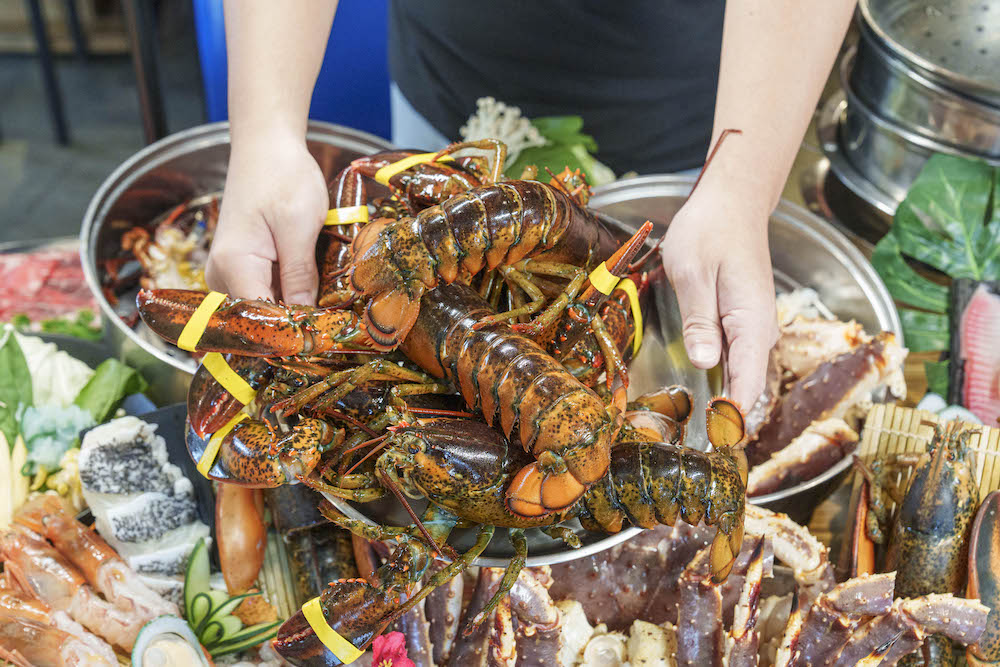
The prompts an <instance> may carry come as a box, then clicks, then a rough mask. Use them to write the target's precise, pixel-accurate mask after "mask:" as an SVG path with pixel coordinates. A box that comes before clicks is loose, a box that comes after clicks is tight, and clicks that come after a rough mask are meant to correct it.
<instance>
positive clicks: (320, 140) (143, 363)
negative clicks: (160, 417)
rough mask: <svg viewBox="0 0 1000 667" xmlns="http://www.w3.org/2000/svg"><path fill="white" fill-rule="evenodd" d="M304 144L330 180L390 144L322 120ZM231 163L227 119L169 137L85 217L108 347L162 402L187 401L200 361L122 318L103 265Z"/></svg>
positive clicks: (87, 264)
mask: <svg viewBox="0 0 1000 667" xmlns="http://www.w3.org/2000/svg"><path fill="white" fill-rule="evenodd" d="M306 144H307V146H308V148H309V151H310V153H312V155H313V156H314V157H315V158H316V161H317V163H319V166H320V169H321V170H322V171H323V176H324V177H325V178H326V179H328V180H329V179H330V178H332V177H333V176H334V175H336V174H337V172H339V171H340V170H341V169H343V168H344V167H346V166H347V164H348V163H349V162H350V161H351V160H353V159H355V158H357V157H360V156H362V155H367V154H370V153H375V152H378V151H382V150H387V149H389V148H392V144H390V143H389V142H387V141H385V140H384V139H382V138H380V137H376V136H374V135H371V134H367V133H365V132H360V131H358V130H354V129H351V128H347V127H341V126H339V125H333V124H331V123H323V122H319V121H310V123H309V129H308V132H307V134H306ZM228 162H229V123H228V122H221V123H211V124H208V125H199V126H198V127H192V128H190V129H187V130H184V131H182V132H178V133H176V134H172V135H170V136H169V137H166V138H164V139H161V140H160V141H157V142H156V143H154V144H151V145H149V146H147V147H146V148H144V149H142V150H141V151H139V152H138V153H136V154H135V155H133V156H132V157H131V158H129V159H128V160H126V161H125V162H124V163H122V165H121V166H119V167H118V168H117V169H116V170H115V171H114V172H113V173H112V174H111V175H110V176H108V177H107V178H106V179H105V180H104V182H103V183H102V184H101V186H100V188H98V190H97V192H96V193H95V194H94V197H93V198H92V199H91V200H90V205H89V206H88V207H87V211H86V213H85V214H84V216H83V225H82V228H81V230H80V253H81V259H82V261H83V270H84V273H85V275H86V278H87V284H88V285H89V286H90V289H91V290H92V291H93V292H94V295H95V296H96V298H97V302H98V304H99V305H100V308H101V313H102V315H103V317H104V318H105V320H106V321H107V324H106V329H107V331H108V335H109V338H110V342H111V346H112V348H113V349H114V350H115V352H116V353H117V355H118V356H119V358H121V359H122V360H124V361H125V362H127V363H128V364H129V365H131V366H132V367H133V368H136V369H138V370H139V371H140V372H141V373H142V374H143V377H145V378H147V379H148V380H149V382H150V395H151V396H152V397H153V398H154V400H156V402H157V403H158V404H160V405H166V404H169V403H176V402H179V401H184V400H186V396H187V386H188V384H189V383H190V380H191V378H190V376H191V374H192V373H193V372H194V370H195V368H196V367H197V364H196V363H195V362H194V360H193V359H192V358H191V357H190V356H188V355H187V353H185V352H182V351H181V350H178V349H177V348H173V347H170V346H166V345H162V344H159V343H160V341H158V340H157V341H156V342H150V340H147V339H145V338H143V336H142V335H141V334H140V333H139V332H137V331H136V330H135V329H132V328H131V327H129V326H128V325H127V324H125V322H123V321H122V319H121V316H120V313H119V312H116V310H115V308H113V307H112V306H111V304H110V303H108V300H107V299H106V298H105V296H104V293H103V291H102V290H101V277H102V276H101V274H100V270H99V268H98V266H99V262H100V261H101V260H103V259H105V258H107V257H111V256H114V254H115V253H116V252H117V250H118V248H119V246H120V239H121V235H122V234H123V233H125V232H126V231H128V230H129V229H131V228H132V227H134V226H136V225H146V226H148V225H149V224H150V223H151V222H152V221H153V220H154V219H156V218H157V216H159V215H160V214H162V213H163V212H164V211H167V210H169V209H170V208H172V207H174V206H177V205H178V204H181V203H183V202H186V201H188V200H189V199H191V198H193V197H195V196H198V195H203V194H207V193H212V192H219V191H221V190H222V188H223V185H225V181H226V167H227V164H228ZM124 310H126V311H127V310H128V308H125V309H124ZM132 310H134V307H133V308H132ZM147 333H149V336H150V339H153V338H155V335H154V334H152V333H150V332H147Z"/></svg>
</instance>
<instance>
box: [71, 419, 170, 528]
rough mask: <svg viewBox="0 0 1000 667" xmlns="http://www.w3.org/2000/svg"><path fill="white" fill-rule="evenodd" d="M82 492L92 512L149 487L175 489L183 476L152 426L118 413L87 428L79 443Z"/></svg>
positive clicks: (167, 492) (149, 488)
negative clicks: (172, 462) (103, 421)
mask: <svg viewBox="0 0 1000 667" xmlns="http://www.w3.org/2000/svg"><path fill="white" fill-rule="evenodd" d="M79 465H80V481H81V482H82V486H83V496H84V498H85V499H86V501H87V504H88V505H89V506H90V508H91V510H92V511H93V512H94V514H102V513H103V512H104V511H105V510H106V508H107V506H108V505H110V504H114V503H119V502H121V501H122V497H121V496H133V495H135V494H139V493H145V492H149V491H159V492H160V493H165V494H168V495H170V494H172V493H175V492H176V491H175V488H176V487H177V486H178V482H180V481H181V480H183V481H184V482H186V484H187V486H188V487H190V482H189V481H188V480H186V479H185V478H184V475H183V473H182V472H181V470H180V468H178V467H177V466H175V465H173V464H171V463H169V462H168V460H167V447H166V443H165V442H164V440H163V438H161V437H160V436H158V435H156V426H155V425H152V424H147V423H145V422H143V421H141V420H140V419H137V418H135V417H121V418H119V419H115V420H112V421H110V422H108V423H107V424H102V425H101V426H98V427H96V428H93V429H91V430H90V431H88V432H87V434H86V435H85V436H84V438H83V444H82V445H81V446H80V459H79Z"/></svg>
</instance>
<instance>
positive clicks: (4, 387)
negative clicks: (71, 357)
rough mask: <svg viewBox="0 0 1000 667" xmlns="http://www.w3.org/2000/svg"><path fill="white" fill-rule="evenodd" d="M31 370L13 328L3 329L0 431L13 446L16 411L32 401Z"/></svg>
mask: <svg viewBox="0 0 1000 667" xmlns="http://www.w3.org/2000/svg"><path fill="white" fill-rule="evenodd" d="M31 397H32V390H31V373H30V372H29V371H28V362H27V361H25V359H24V353H23V352H21V346H20V345H18V344H17V339H16V338H15V337H14V331H13V328H11V327H8V328H7V329H6V338H5V339H4V340H3V343H2V346H0V431H2V432H3V434H4V436H5V437H6V438H7V446H8V447H13V446H14V441H15V440H16V439H17V432H18V426H17V414H18V410H19V409H21V408H22V406H24V407H27V406H30V405H31V404H32V400H31Z"/></svg>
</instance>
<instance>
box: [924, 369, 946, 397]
mask: <svg viewBox="0 0 1000 667" xmlns="http://www.w3.org/2000/svg"><path fill="white" fill-rule="evenodd" d="M924 374H925V375H926V376H927V391H930V392H934V393H935V394H937V395H938V396H943V397H944V398H945V399H947V398H948V383H949V380H948V362H947V361H925V362H924Z"/></svg>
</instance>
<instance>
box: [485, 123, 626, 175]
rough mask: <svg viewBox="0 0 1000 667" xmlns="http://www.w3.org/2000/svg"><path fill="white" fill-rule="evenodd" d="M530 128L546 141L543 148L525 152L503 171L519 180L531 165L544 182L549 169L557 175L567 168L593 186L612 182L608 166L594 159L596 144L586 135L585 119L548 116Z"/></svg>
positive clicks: (538, 147)
mask: <svg viewBox="0 0 1000 667" xmlns="http://www.w3.org/2000/svg"><path fill="white" fill-rule="evenodd" d="M531 124H532V125H534V126H535V127H536V128H537V129H538V132H539V133H540V134H541V135H542V136H543V137H545V140H546V141H547V143H546V144H545V145H544V146H532V147H530V148H525V149H524V150H523V151H521V154H520V155H519V156H518V157H517V160H516V161H515V162H513V163H512V164H510V165H508V166H507V167H506V168H505V169H504V171H505V172H506V173H507V174H508V175H509V176H512V177H515V178H516V177H518V176H520V175H521V173H522V172H523V171H524V168H525V167H527V166H529V165H535V166H536V167H538V172H539V178H540V179H545V169H546V167H547V168H549V169H551V170H552V172H553V173H555V174H558V173H559V172H561V171H562V170H563V168H564V167H569V168H570V169H579V170H580V171H582V172H583V173H584V174H585V175H586V177H587V181H588V182H589V183H590V184H591V185H600V184H601V183H608V182H610V181H613V180H614V178H615V176H614V172H612V171H611V170H610V169H609V168H608V167H607V166H606V165H604V164H602V163H601V162H599V161H598V160H597V159H596V158H594V156H593V155H591V153H596V152H597V142H596V141H594V138H593V137H592V136H590V135H589V134H584V133H583V132H582V130H583V118H581V117H580V116H545V117H542V118H533V119H532V120H531Z"/></svg>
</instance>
